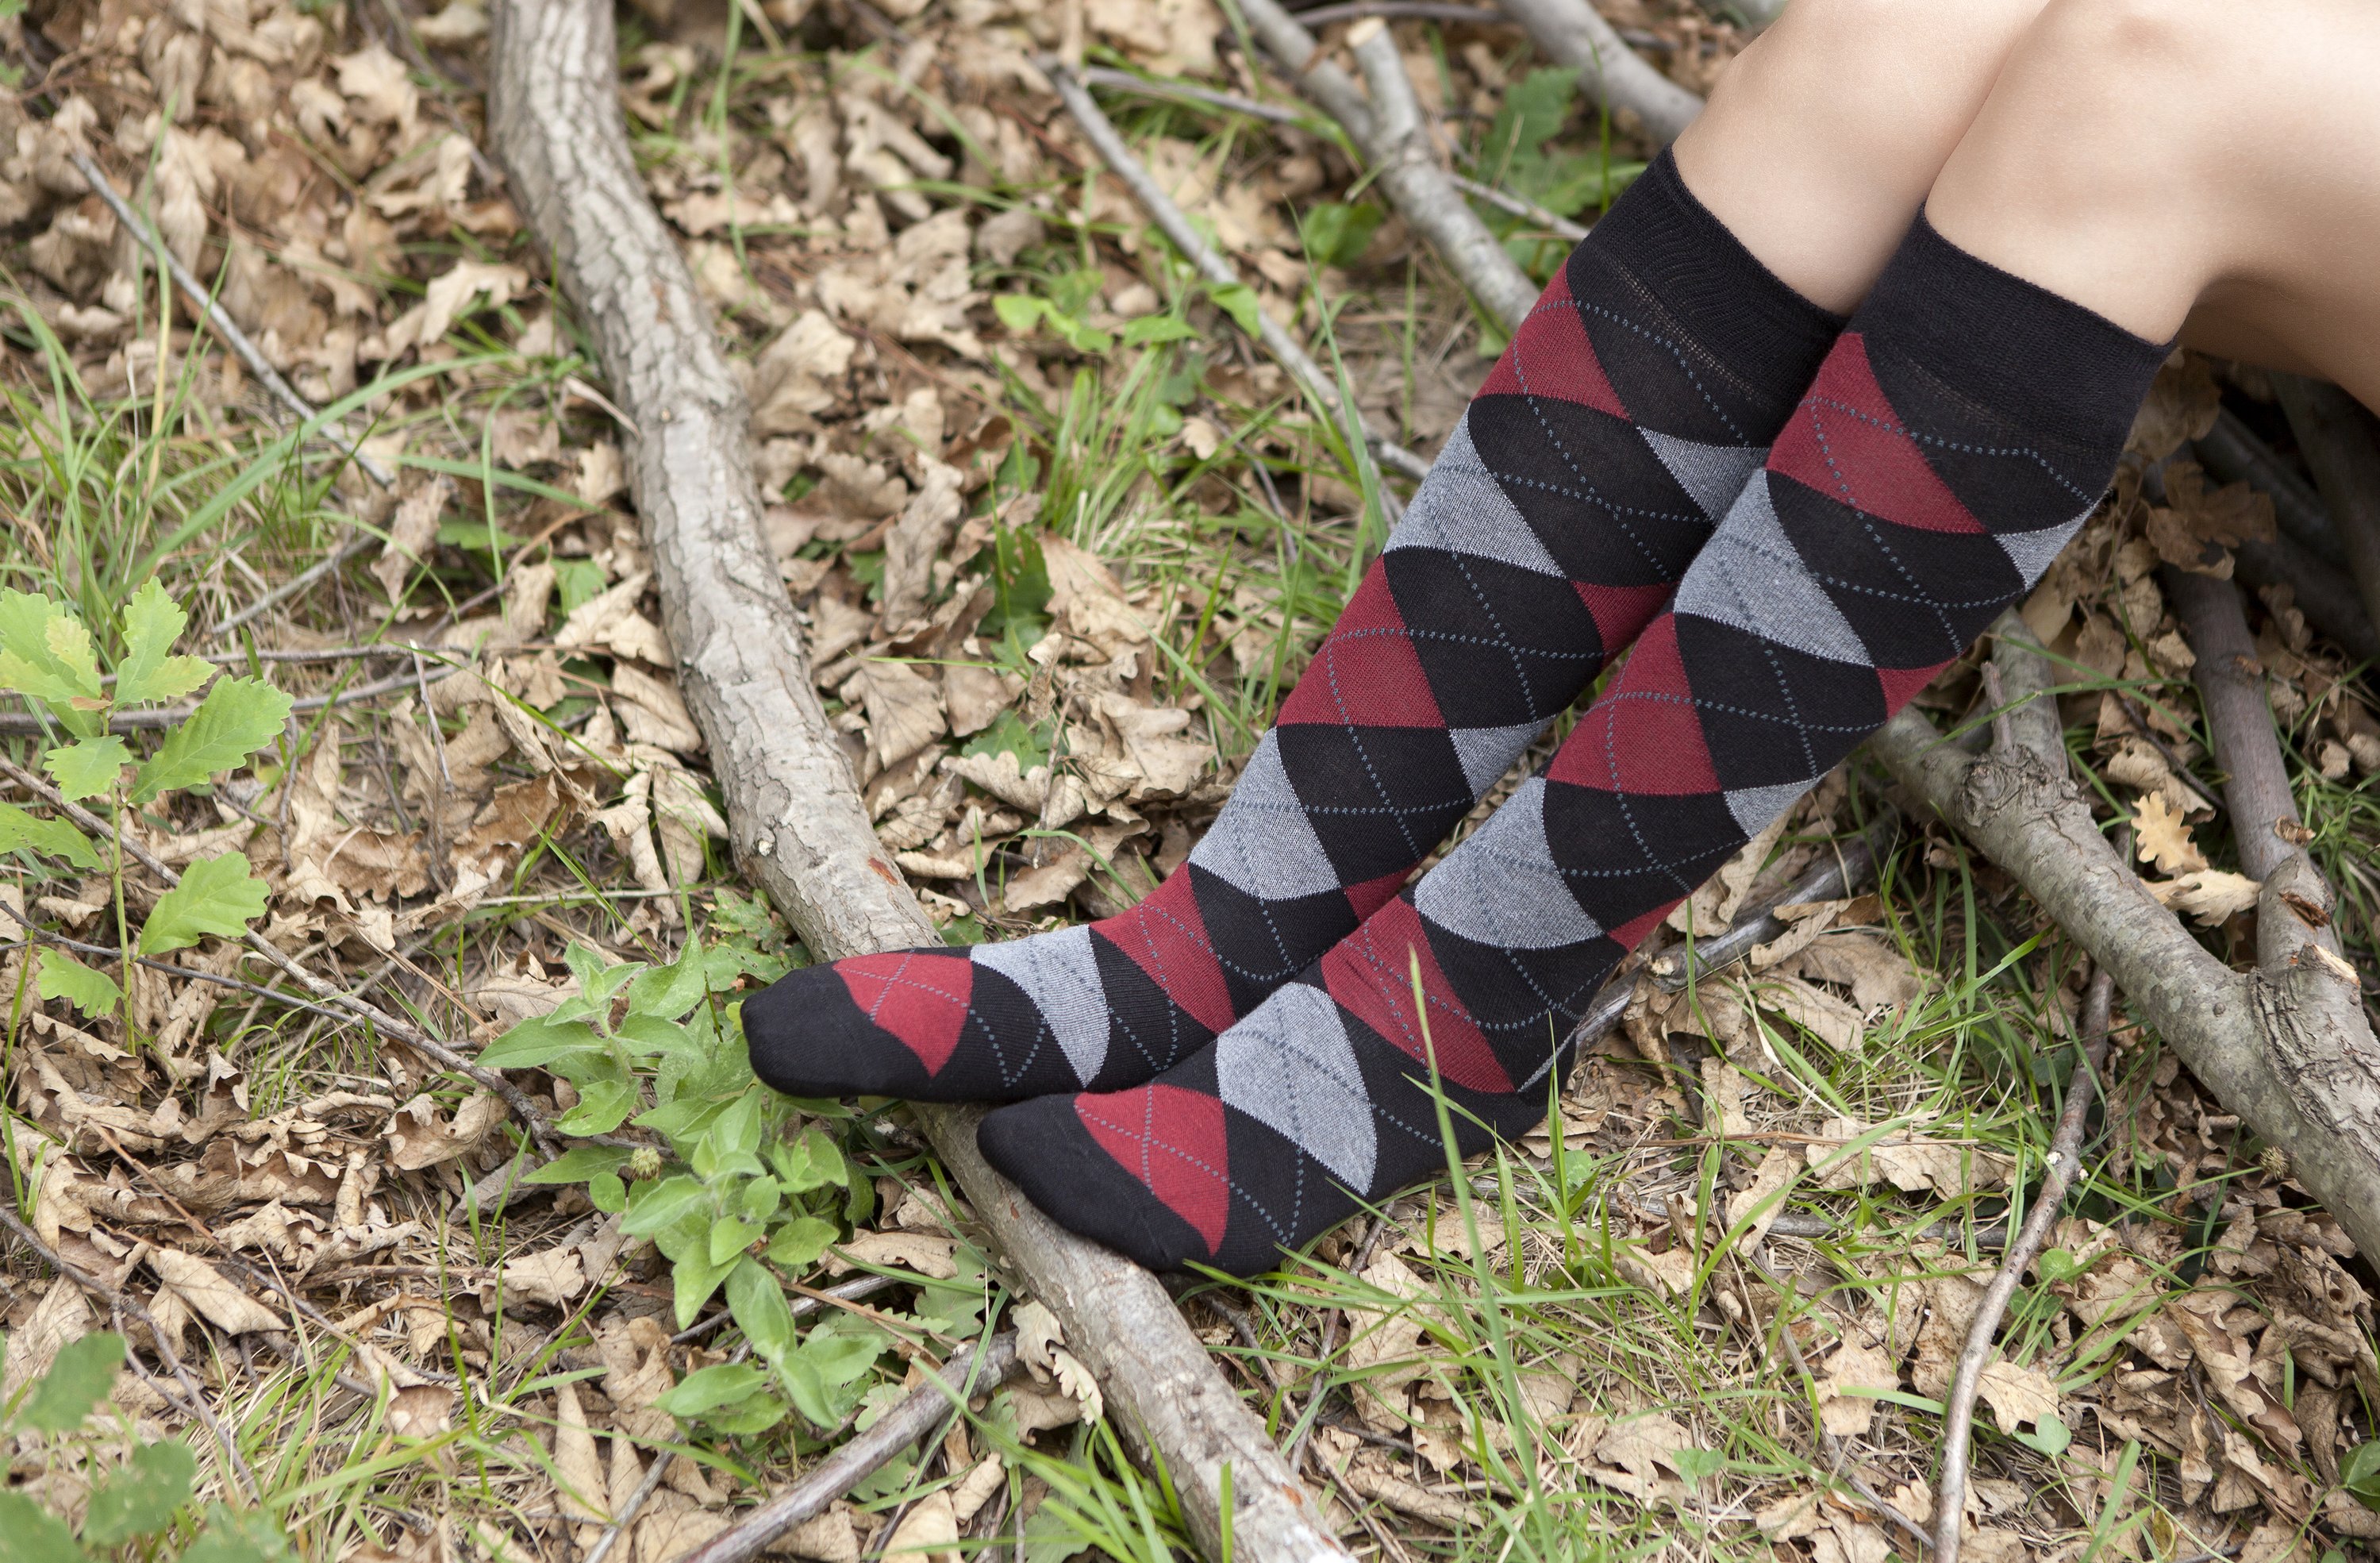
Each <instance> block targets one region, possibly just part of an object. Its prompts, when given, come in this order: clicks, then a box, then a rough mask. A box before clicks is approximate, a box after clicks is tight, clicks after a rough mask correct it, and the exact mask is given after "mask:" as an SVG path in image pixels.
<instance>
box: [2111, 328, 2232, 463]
mask: <svg viewBox="0 0 2380 1563" xmlns="http://www.w3.org/2000/svg"><path fill="white" fill-rule="evenodd" d="M2222 410H2223V398H2222V393H2221V392H2220V390H2219V389H2218V388H2217V387H2216V384H2215V376H2214V375H2213V374H2212V373H2211V372H2209V371H2208V369H2207V367H2206V360H2204V359H2203V358H2200V357H2198V356H2197V355H2195V354H2192V353H2187V352H2177V353H2175V354H2174V355H2173V357H2172V358H2170V359H2168V360H2167V361H2166V364H2165V367H2164V368H2162V369H2160V370H2158V371H2157V374H2156V378H2155V380H2154V381H2152V382H2151V383H2150V385H2149V394H2148V397H2147V399H2146V400H2145V401H2143V402H2142V404H2141V410H2140V412H2139V413H2138V414H2137V415H2136V416H2135V417H2134V418H2133V420H2132V429H2131V434H2130V436H2129V437H2128V438H2127V439H2126V440H2125V442H2124V449H2125V450H2126V451H2127V452H2129V453H2130V454H2132V455H2135V456H2138V457H2140V458H2143V461H2146V462H2157V461H2162V460H2164V459H2165V458H2167V457H2168V456H2171V455H2172V454H2173V453H2174V452H2175V451H2177V450H2180V448H2181V447H2182V446H2184V445H2185V444H2187V443H2189V442H2190V441H2192V440H2195V439H2203V438H2204V437H2205V435H2206V433H2208V431H2210V430H2212V429H2213V428H2214V427H2215V420H2216V416H2217V415H2218V414H2220V413H2221V411H2222Z"/></svg>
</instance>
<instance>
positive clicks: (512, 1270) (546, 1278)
mask: <svg viewBox="0 0 2380 1563" xmlns="http://www.w3.org/2000/svg"><path fill="white" fill-rule="evenodd" d="M500 1274H501V1275H502V1276H503V1277H504V1299H505V1300H507V1301H515V1302H540V1303H544V1304H546V1305H548V1306H551V1307H559V1306H561V1305H562V1304H564V1303H565V1302H568V1301H569V1300H571V1299H572V1298H574V1297H577V1295H578V1294H579V1293H580V1292H582V1291H585V1290H586V1289H587V1275H586V1272H585V1270H584V1269H583V1268H581V1264H580V1258H579V1252H578V1250H577V1249H576V1248H553V1249H548V1250H546V1251H545V1252H542V1253H524V1254H522V1255H520V1256H519V1257H518V1258H516V1259H507V1260H505V1261H504V1269H503V1270H502V1271H501V1272H500Z"/></svg>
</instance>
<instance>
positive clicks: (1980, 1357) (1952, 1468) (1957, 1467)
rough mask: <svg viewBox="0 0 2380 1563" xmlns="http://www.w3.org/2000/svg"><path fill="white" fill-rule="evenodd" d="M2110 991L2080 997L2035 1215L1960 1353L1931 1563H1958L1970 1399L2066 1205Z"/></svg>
mask: <svg viewBox="0 0 2380 1563" xmlns="http://www.w3.org/2000/svg"><path fill="white" fill-rule="evenodd" d="M2115 991H2116V984H2115V983H2114V982H2113V981H2112V980H2111V979H2110V978H2109V977H2108V976H2107V972H2105V971H2100V972H2098V973H2096V974H2095V975H2094V976H2093V977H2092V979H2091V986H2090V989H2089V991H2088V992H2087V993H2085V994H2084V995H2083V1039H2082V1040H2083V1048H2082V1052H2081V1054H2080V1055H2079V1056H2077V1057H2076V1058H2075V1060H2074V1068H2073V1069H2072V1070H2071V1071H2070V1073H2069V1074H2068V1075H2067V1077H2066V1106H2065V1110H2064V1111H2063V1112H2061V1113H2059V1114H2058V1130H2057V1132H2056V1134H2055V1135H2053V1136H2052V1138H2051V1140H2050V1142H2049V1156H2048V1159H2047V1162H2046V1165H2045V1166H2044V1167H2043V1170H2042V1176H2041V1189H2040V1191H2039V1192H2037V1193H2035V1194H2034V1197H2033V1208H2032V1209H2031V1210H2029V1211H2027V1212H2025V1216H2024V1226H2023V1227H2022V1228H2021V1229H2020V1230H2019V1231H2018V1232H2017V1237H2016V1241H2014V1242H2013V1243H2010V1245H2009V1251H2008V1254H2007V1256H2006V1257H2005V1258H2003V1259H2002V1260H2001V1261H2000V1267H1999V1270H1998V1273H1997V1274H1995V1275H1994V1276H1992V1284H1991V1285H1990V1286H1989V1287H1987V1288H1985V1290H1984V1296H1983V1300H1982V1301H1981V1302H1979V1303H1977V1304H1976V1305H1975V1320H1974V1323H1973V1325H1969V1326H1968V1329H1967V1344H1966V1347H1965V1349H1963V1350H1961V1352H1960V1353H1959V1368H1958V1372H1957V1373H1956V1374H1954V1375H1953V1376H1952V1378H1951V1380H1950V1398H1949V1410H1948V1411H1947V1413H1946V1414H1945V1415H1944V1417H1943V1419H1942V1480H1941V1481H1940V1482H1939V1483H1937V1484H1936V1496H1935V1499H1934V1557H1935V1563H1959V1543H1960V1542H1961V1539H1962V1537H1963V1532H1962V1530H1961V1520H1964V1519H1965V1517H1966V1508H1967V1456H1968V1445H1969V1442H1970V1440H1971V1439H1972V1437H1973V1432H1974V1423H1975V1392H1976V1390H1978V1389H1979V1388H1981V1387H1982V1386H1983V1382H1984V1369H1985V1368H1986V1367H1987V1366H1989V1365H1990V1363H1991V1360H1992V1338H1993V1337H1995V1336H1997V1335H1998V1334H1999V1328H2000V1320H2001V1319H2003V1318H2005V1317H2006V1316H2007V1314H2008V1305H2009V1300H2010V1299H2011V1298H2013V1297H2014V1296H2015V1295H2016V1288H2017V1287H2018V1286H2019V1285H2020V1284H2022V1282H2023V1280H2024V1272H2025V1267H2026V1266H2027V1265H2029V1264H2032V1263H2033V1261H2034V1255H2035V1254H2038V1253H2039V1252H2041V1245H2042V1243H2043V1241H2044V1240H2045V1239H2047V1237H2048V1236H2049V1228H2050V1227H2051V1225H2052V1224H2053V1223H2054V1222H2056V1221H2057V1219H2058V1209H2059V1207H2060V1206H2061V1205H2062V1204H2063V1203H2065V1199H2066V1191H2067V1188H2068V1187H2069V1186H2070V1184H2071V1183H2072V1182H2073V1179H2074V1170H2075V1168H2076V1167H2078V1166H2081V1165H2082V1157H2083V1119H2084V1118H2086V1117H2089V1116H2090V1110H2091V1089H2092V1082H2093V1081H2096V1080H2097V1079H2098V1078H2099V1076H2100V1075H2101V1074H2102V1073H2103V1072H2104V1071H2105V1068H2106V1067H2107V1012H2108V1007H2109V1006H2110V1004H2111V1002H2112V1000H2113V999H2114V996H2115Z"/></svg>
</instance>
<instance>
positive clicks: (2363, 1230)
mask: <svg viewBox="0 0 2380 1563" xmlns="http://www.w3.org/2000/svg"><path fill="white" fill-rule="evenodd" d="M1869 749H1870V751H1871V752H1873V753H1875V754H1876V757H1877V758H1879V759H1880V760H1882V761H1883V762H1884V763H1885V764H1886V765H1887V766H1888V768H1889V769H1890V770H1891V772H1892V774H1893V775H1894V776H1895V777H1897V778H1898V779H1899V780H1900V782H1901V784H1902V785H1903V786H1905V787H1907V788H1909V789H1910V791H1911V792H1912V793H1913V794H1915V795H1916V796H1917V797H1918V798H1920V799H1922V800H1925V802H1926V803H1927V804H1928V805H1929V806H1931V807H1932V808H1933V809H1934V810H1935V811H1936V812H1938V813H1940V814H1941V815H1942V817H1943V818H1944V819H1945V820H1946V821H1948V822H1949V824H1951V826H1952V827H1953V828H1955V829H1957V830H1959V831H1960V832H1961V834H1963V835H1964V836H1966V837H1967V838H1968V839H1969V840H1970V841H1972V842H1973V843H1974V845H1975V846H1976V848H1977V849H1979V850H1981V851H1982V852H1983V853H1984V855H1985V857H1987V858H1989V859H1991V861H1994V862H1995V863H1998V865H1999V866H2000V867H2001V868H2002V869H2004V870H2006V871H2007V872H2008V873H2010V875H2011V876H2012V877H2014V878H2015V879H2016V881H2017V882H2018V883H2019V884H2021V885H2023V886H2024V888H2025V889H2026V890H2027V891H2028V892H2030V893H2031V895H2032V896H2033V898H2034V901H2035V902H2037V903H2038V904H2039V905H2040V907H2041V909H2042V910H2044V911H2045V912H2046V913H2047V914H2048V915H2049V916H2050V918H2051V919H2052V920H2053V921H2055V922H2057V923H2058V925H2059V926H2060V927H2062V928H2063V929H2065V930H2066V932H2067V934H2068V935H2069V936H2070V937H2071V938H2072V939H2073V940H2074V941H2075V942H2076V943H2077V944H2079V945H2081V946H2083V948H2084V949H2085V950H2087V951H2089V952H2090V954H2091V956H2092V958H2093V959H2094V960H2095V962H2096V963H2097V965H2098V966H2099V967H2100V968H2101V969H2102V970H2104V971H2107V973H2108V974H2109V975H2110V976H2111V977H2112V978H2113V979H2114V980H2115V982H2116V983H2117V985H2118V986H2119V987H2120V988H2122V989H2123V991H2124V993H2125V995H2127V996H2128V998H2129V1000H2130V1002H2131V1005H2132V1007H2133V1008H2134V1010H2135V1011H2136V1012H2137V1013H2138V1014H2139V1015H2140V1017H2141V1018H2142V1019H2143V1020H2145V1021H2147V1022H2148V1023H2149V1024H2151V1025H2153V1026H2155V1028H2156V1029H2157V1031H2158V1032H2160V1033H2161V1034H2162V1035H2163V1036H2164V1038H2165V1040H2166V1042H2167V1044H2168V1045H2170V1046H2171V1047H2172V1048H2173V1050H2174V1052H2175V1054H2176V1055H2177V1056H2180V1059H2181V1061H2182V1062H2183V1063H2184V1064H2186V1065H2188V1066H2189V1067H2190V1069H2191V1072H2192V1074H2195V1075H2196V1076H2197V1077H2198V1079H2199V1081H2200V1082H2201V1083H2203V1084H2204V1086H2205V1087H2206V1088H2207V1090H2208V1091H2209V1092H2210V1093H2213V1094H2214V1096H2215V1097H2216V1099H2217V1100H2218V1101H2220V1102H2222V1103H2223V1104H2224V1105H2225V1106H2226V1107H2228V1109H2230V1110H2231V1111H2233V1112H2235V1113H2238V1114H2239V1115H2240V1118H2241V1119H2242V1120H2243V1121H2244V1122H2245V1123H2246V1124H2247V1126H2248V1127H2249V1128H2250V1129H2251V1130H2253V1131H2254V1132H2255V1133H2257V1134H2259V1135H2261V1136H2263V1137H2264V1138H2265V1140H2266V1141H2267V1142H2270V1143H2271V1144H2273V1145H2275V1146H2277V1147H2278V1148H2279V1149H2280V1150H2282V1151H2283V1152H2285V1153H2286V1154H2288V1156H2289V1162H2290V1164H2291V1166H2292V1169H2293V1175H2294V1176H2295V1177H2296V1178H2297V1179H2298V1181H2300V1182H2301V1183H2302V1184H2304V1185H2305V1187H2306V1188H2307V1190H2308V1191H2311V1192H2312V1193H2313V1195H2314V1197H2315V1198H2316V1199H2319V1200H2320V1201H2322V1203H2324V1204H2325V1205H2326V1206H2328V1207H2329V1209H2330V1211H2331V1213H2332V1214H2333V1215H2335V1216H2337V1217H2338V1222H2339V1224H2340V1225H2341V1226H2342V1227H2345V1228H2346V1229H2347V1231H2348V1233H2349V1235H2350V1236H2351V1237H2352V1238H2353V1239H2355V1241H2356V1242H2357V1244H2358V1245H2360V1246H2365V1247H2367V1248H2369V1245H2372V1244H2374V1243H2380V1042H2375V1041H2374V1038H2373V1034H2372V1030H2371V1027H2370V1025H2369V1024H2368V1023H2367V1022H2366V1021H2365V1020H2364V1018H2363V1008H2362V995H2361V994H2360V992H2359V990H2358V984H2357V980H2356V976H2355V973H2354V971H2352V970H2351V969H2350V968H2349V967H2348V966H2347V965H2346V963H2345V962H2343V961H2341V960H2340V959H2338V957H2337V956H2336V955H2334V954H2331V953H2329V952H2328V951H2325V950H2324V949H2323V948H2322V946H2321V945H2320V944H2319V943H2318V942H2317V941H2316V940H2315V939H2314V937H2313V935H2314V934H2315V933H2316V932H2317V931H2318V929H2319V928H2320V926H2321V924H2322V923H2323V922H2327V920H2328V918H2329V910H2328V909H2329V892H2328V888H2327V887H2326V886H2325V885H2323V883H2322V879H2321V876H2320V875H2319V874H2317V873H2313V871H2312V865H2311V864H2310V863H2307V862H2306V861H2305V860H2304V858H2303V855H2302V854H2298V855H2296V856H2294V857H2292V858H2291V859H2290V860H2289V861H2287V862H2285V863H2284V864H2283V865H2282V868H2281V870H2280V871H2279V872H2278V873H2276V874H2274V875H2273V876H2272V877H2271V878H2268V879H2266V880H2265V887H2264V892H2263V895H2262V897H2261V898H2260V899H2259V903H2258V913H2257V928H2258V935H2259V957H2260V961H2261V968H2260V970H2258V971H2253V972H2247V973H2241V972H2237V971H2232V970H2231V969H2230V968H2229V967H2228V966H2227V965H2225V964H2224V962H2223V961H2222V960H2220V959H2217V958H2216V956H2215V955H2214V954H2212V953H2211V952H2210V951H2208V950H2207V949H2206V948H2205V946H2203V945H2201V944H2200V943H2199V942H2198V940H2197V939H2196V938H2195V937H2193V936H2192V934H2190V932H2189V931H2188V930H2187V929H2185V928H2183V927H2182V926H2181V924H2180V922H2179V921H2177V920H2176V918H2175V917H2174V915H2173V913H2171V912H2170V911H2168V910H2166V909H2165V908H2164V907H2163V906H2160V905H2159V904H2158V903H2157V901H2156V900H2155V898H2154V897H2152V896H2150V894H2149V893H2148V891H2147V890H2146V889H2145V888H2143V885H2141V882H2140V880H2139V878H2138V876H2137V875H2136V874H2135V873H2133V872H2132V869H2131V865H2130V864H2129V863H2127V862H2125V861H2123V859H2122V858H2121V857H2120V856H2119V854H2118V852H2117V850H2116V849H2115V848H2114V847H2112V846H2110V845H2109V844H2108V842H2107V837H2106V836H2105V835H2103V834H2102V833H2101V830H2100V827H2099V824H2098V822H2097V820H2095V818H2094V817H2093V815H2092V812H2091V808H2090V804H2089V802H2088V800H2085V799H2084V797H2083V794H2082V793H2081V791H2080V790H2079V789H2077V788H2076V787H2075V786H2074V784H2073V782H2072V781H2071V780H2070V778H2069V776H2068V775H2067V774H2066V767H2065V766H2064V765H2063V764H2060V765H2059V766H2058V767H2057V768H2055V769H2052V768H2051V767H2050V766H2049V765H2048V764H2047V763H2045V762H2044V761H2043V759H2042V758H2041V757H2040V756H2038V755H2035V754H2034V753H2032V752H2031V751H2026V750H2022V749H2020V750H2018V751H2017V752H2015V753H2014V754H2012V755H2003V754H1998V753H1995V752H1986V753H1984V754H1981V755H1969V754H1967V753H1965V752H1964V751H1961V750H1960V749H1959V748H1957V747H1956V746H1955V745H1952V744H1949V743H1946V742H1944V741H1943V739H1942V735H1941V734H1940V733H1939V732H1938V731H1937V730H1936V728H1935V727H1934V725H1933V723H1931V722H1930V721H1928V720H1927V719H1926V717H1925V714H1924V713H1923V712H1921V711H1919V710H1918V709H1917V708H1916V707H1914V706H1910V707H1905V708H1903V710H1902V711H1901V712H1900V714H1899V715H1897V716H1895V717H1894V718H1893V719H1892V720H1891V721H1890V722H1888V723H1887V724H1886V725H1885V727H1884V729H1883V730H1882V731H1881V732H1879V733H1878V734H1877V735H1876V738H1874V739H1871V740H1870V742H1869ZM2371 1252H2380V1249H2373V1250H2371Z"/></svg>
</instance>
